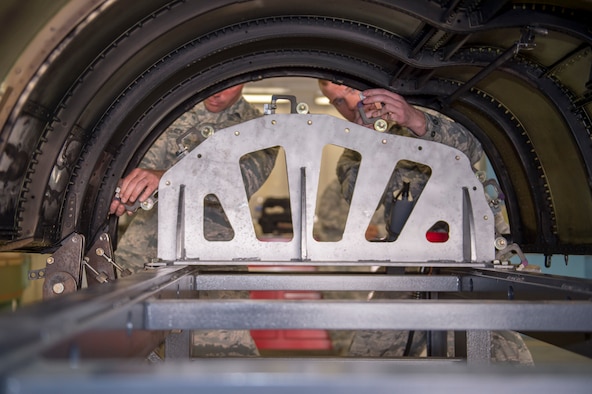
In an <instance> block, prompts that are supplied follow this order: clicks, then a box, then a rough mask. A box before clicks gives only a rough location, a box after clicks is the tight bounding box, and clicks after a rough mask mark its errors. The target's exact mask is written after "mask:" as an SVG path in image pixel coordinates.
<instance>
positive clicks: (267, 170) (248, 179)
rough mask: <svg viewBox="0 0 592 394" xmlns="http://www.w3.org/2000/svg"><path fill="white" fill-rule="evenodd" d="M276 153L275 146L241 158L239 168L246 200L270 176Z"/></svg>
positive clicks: (276, 148)
mask: <svg viewBox="0 0 592 394" xmlns="http://www.w3.org/2000/svg"><path fill="white" fill-rule="evenodd" d="M278 151H279V147H277V146H276V147H273V148H268V149H264V150H260V151H256V152H252V153H249V154H248V155H245V156H243V157H242V158H241V160H240V167H241V172H242V174H243V182H244V184H245V188H246V191H247V196H248V198H251V196H252V195H253V194H254V193H255V192H256V191H257V190H259V188H260V187H261V186H262V185H263V183H265V181H266V180H267V178H268V177H269V174H271V170H273V166H274V165H275V159H276V158H277V154H278Z"/></svg>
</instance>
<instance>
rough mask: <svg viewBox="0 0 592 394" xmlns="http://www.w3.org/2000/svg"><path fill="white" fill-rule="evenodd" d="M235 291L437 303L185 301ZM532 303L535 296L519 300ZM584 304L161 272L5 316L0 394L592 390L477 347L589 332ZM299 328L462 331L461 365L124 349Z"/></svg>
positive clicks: (448, 274)
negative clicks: (157, 355) (358, 294)
mask: <svg viewBox="0 0 592 394" xmlns="http://www.w3.org/2000/svg"><path fill="white" fill-rule="evenodd" d="M244 289H250V290H280V289H281V290H286V289H298V290H319V291H323V290H325V291H329V290H331V291H352V290H381V291H409V290H411V289H413V290H414V291H423V292H429V293H430V294H433V295H434V297H432V299H430V300H390V299H389V300H376V301H370V302H367V301H348V300H297V301H294V300H245V299H240V300H232V299H231V300H203V299H202V300H200V299H196V298H195V297H196V292H197V291H198V290H244ZM509 289H510V290H509ZM438 295H442V296H445V295H447V296H458V297H459V298H456V299H451V297H448V299H444V297H442V298H440V297H437V296H438ZM533 295H534V297H535V298H536V299H534V300H532V299H530V300H529V299H528V298H532V297H533ZM591 295H592V284H591V283H590V281H586V280H581V279H575V278H574V279H570V278H563V277H553V276H549V275H541V274H527V273H517V272H499V271H496V270H490V269H473V268H467V269H460V268H459V269H457V268H450V269H443V270H441V272H439V273H437V274H435V275H387V274H376V273H371V274H359V273H343V274H327V275H323V274H318V273H315V274H304V273H266V274H261V273H240V272H236V273H222V272H218V273H216V272H200V271H199V268H198V267H180V268H179V267H174V268H173V267H164V268H159V269H156V270H152V271H147V272H143V273H139V274H137V275H132V276H129V277H126V278H122V279H120V280H118V281H116V282H112V283H106V284H103V285H101V286H94V287H91V288H88V289H84V290H82V291H80V292H77V293H73V294H67V295H65V296H63V297H60V298H59V299H53V300H49V301H47V302H44V303H40V304H37V305H31V306H29V307H26V308H23V309H21V310H18V311H16V312H14V313H11V314H4V315H1V316H0V330H1V332H2V336H1V340H0V354H1V356H0V374H1V376H2V380H1V381H0V383H1V385H0V392H2V393H27V392H39V391H46V392H61V393H66V392H74V391H77V392H79V391H80V390H81V389H83V390H84V392H99V391H101V390H108V389H118V390H121V389H122V388H125V390H126V392H139V391H142V392H143V393H146V392H148V393H151V392H155V393H156V392H162V390H164V389H165V388H166V389H174V390H175V391H176V392H185V391H188V390H189V389H191V390H194V389H195V388H202V389H205V390H212V391H213V390H218V391H220V392H235V391H239V390H240V391H241V392H255V391H256V390H257V392H274V391H275V390H279V389H282V390H285V391H286V392H302V391H304V390H307V391H311V390H315V391H320V390H323V391H325V392H326V391H328V392H346V393H347V392H360V391H361V390H368V389H375V390H377V391H378V392H383V391H384V392H386V390H389V392H393V391H392V390H393V388H401V390H403V389H405V390H411V389H417V390H419V389H426V390H427V389H438V390H439V391H444V392H449V391H452V390H454V391H455V392H458V390H469V389H471V390H474V389H479V390H481V391H485V392H488V390H490V391H493V387H495V390H500V389H503V388H506V389H510V390H512V391H516V390H519V389H526V388H528V389H529V390H535V389H536V390H538V391H540V392H552V391H553V392H556V391H557V390H559V389H560V390H562V391H568V392H574V393H575V392H589V391H588V390H589V387H590V384H591V383H592V374H590V372H591V371H592V367H590V365H588V366H586V365H560V366H558V365H553V366H545V365H543V366H535V367H533V368H526V367H525V368H519V369H515V368H514V369H511V368H510V367H509V366H502V365H490V364H489V363H488V358H487V357H488V353H487V349H486V350H485V351H483V340H485V341H486V340H487V338H488V337H487V333H488V332H489V330H530V331H560V332H562V331H565V332H590V331H592V301H591ZM461 297H462V298H461ZM467 298H470V299H467ZM302 328H311V329H351V330H359V329H417V330H435V331H445V330H452V331H466V332H467V355H466V358H464V357H454V358H441V357H427V358H420V359H413V358H411V359H409V358H408V359H381V360H380V361H379V360H376V359H350V358H343V359H340V358H324V359H318V358H312V359H310V358H304V359H302V358H293V359H269V358H255V359H250V358H249V359H241V360H237V359H207V360H205V359H199V360H195V359H193V360H191V359H190V358H189V357H188V356H189V353H188V352H186V355H187V357H185V359H184V360H180V359H179V358H175V356H178V354H171V355H170V357H168V355H167V357H165V358H164V362H163V363H156V364H148V363H147V362H146V361H145V358H144V357H145V356H146V354H147V350H149V349H148V348H146V347H145V346H144V347H142V348H141V349H137V348H136V349H134V344H137V342H138V341H139V340H142V341H144V343H146V341H145V340H146V338H150V339H151V340H152V342H151V343H152V345H153V346H155V345H156V344H158V343H159V341H161V340H162V338H163V333H169V334H170V335H169V336H168V337H167V340H166V342H167V345H166V346H167V348H168V346H171V344H173V343H174V342H175V341H176V342H180V343H181V345H182V346H181V347H180V348H183V347H184V348H185V349H188V348H189V341H190V336H189V335H182V334H184V333H188V332H189V330H193V329H302ZM142 335H143V337H142ZM113 338H118V340H113ZM148 342H149V341H148ZM89 344H90V346H89ZM98 348H99V349H100V351H98V350H97V349H98ZM134 351H135V352H136V353H134ZM122 353H123V354H122ZM130 356H136V358H132V359H130V358H129V357H130ZM138 357H139V358H138ZM428 377H429V379H428ZM486 383H491V384H492V385H494V386H491V387H490V386H488V385H487V384H486ZM101 392H104V391H101Z"/></svg>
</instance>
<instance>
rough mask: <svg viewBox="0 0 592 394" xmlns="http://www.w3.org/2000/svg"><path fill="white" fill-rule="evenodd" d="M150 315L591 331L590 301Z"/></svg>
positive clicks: (154, 305) (167, 305) (205, 325)
mask: <svg viewBox="0 0 592 394" xmlns="http://www.w3.org/2000/svg"><path fill="white" fill-rule="evenodd" d="M145 312H146V315H145V324H146V328H148V329H151V330H165V329H216V328H224V329H307V328H312V329H331V330H338V329H343V330H350V329H351V330H363V329H367V330H380V329H384V330H529V331H580V332H590V331H592V302H590V301H547V302H544V303H541V302H537V301H499V300H488V301H482V300H375V301H371V302H368V301H344V300H317V301H315V302H302V301H292V300H149V301H147V302H146V303H145ZM352 316H355V318H352Z"/></svg>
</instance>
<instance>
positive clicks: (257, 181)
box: [115, 98, 277, 271]
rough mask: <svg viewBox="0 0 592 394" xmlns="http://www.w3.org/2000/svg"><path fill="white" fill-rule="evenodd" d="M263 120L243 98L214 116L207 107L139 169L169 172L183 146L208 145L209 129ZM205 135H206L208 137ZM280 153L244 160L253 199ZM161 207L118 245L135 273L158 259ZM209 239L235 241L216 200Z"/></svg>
mask: <svg viewBox="0 0 592 394" xmlns="http://www.w3.org/2000/svg"><path fill="white" fill-rule="evenodd" d="M259 116H261V113H260V112H259V111H258V110H257V109H256V108H254V107H253V106H251V105H250V104H249V103H247V102H246V101H245V100H244V99H243V98H241V99H239V100H238V101H237V102H236V103H235V104H234V105H232V106H231V107H229V108H227V109H226V110H224V111H221V112H218V113H212V112H209V111H208V110H206V108H205V106H204V104H203V103H199V104H197V105H196V106H195V107H193V108H192V109H191V110H189V111H187V112H186V113H184V114H183V115H182V116H181V117H179V118H178V119H177V120H176V121H175V122H173V124H172V125H171V126H170V127H169V128H168V129H167V130H166V131H165V132H164V133H163V134H162V135H161V136H160V137H159V138H158V140H156V142H155V143H154V145H153V146H152V147H151V148H150V150H149V151H148V152H147V153H146V155H145V156H144V158H143V159H142V161H141V163H140V165H139V167H140V168H148V169H153V170H168V169H169V168H171V167H172V166H173V165H174V164H175V163H176V162H177V161H178V160H180V158H181V157H180V156H179V155H178V152H179V151H181V149H180V148H179V144H181V145H183V146H185V147H186V148H187V150H192V149H194V148H195V147H196V146H198V145H199V144H200V143H202V142H203V141H205V139H206V138H207V136H208V134H207V133H202V130H204V129H205V128H207V127H212V128H213V130H220V129H223V128H226V127H230V126H233V125H236V124H239V123H242V122H245V121H247V120H251V119H254V118H256V117H259ZM204 134H205V135H204ZM276 155H277V149H275V148H272V149H267V150H264V151H258V152H253V153H252V154H249V155H247V157H245V158H244V159H243V160H241V163H240V165H241V168H242V170H243V173H244V174H246V175H245V185H246V187H247V193H248V195H249V197H250V196H251V195H252V194H253V193H254V192H255V191H257V190H258V189H259V187H261V185H262V184H263V182H264V181H265V179H267V177H268V176H269V174H270V172H271V170H272V169H273V166H274V164H275V157H276ZM157 208H158V205H156V207H155V208H153V209H151V210H149V211H144V210H138V211H137V212H136V213H135V214H134V217H133V219H132V220H131V222H130V224H129V226H128V228H127V230H126V231H125V233H124V234H123V236H122V237H121V239H120V240H119V243H118V247H117V250H116V252H115V257H116V258H117V261H118V262H120V263H121V264H122V265H124V266H125V267H127V268H130V269H131V270H135V271H137V270H141V269H143V267H144V265H145V264H146V263H150V262H152V261H154V260H155V259H156V257H157V237H158V209H157ZM206 210H207V213H206V229H207V234H206V238H207V239H209V240H224V239H231V238H232V229H231V228H230V227H229V226H228V222H227V220H226V217H225V215H224V214H223V212H222V211H221V208H220V207H219V205H218V204H217V203H216V200H215V199H212V200H208V201H207V202H206Z"/></svg>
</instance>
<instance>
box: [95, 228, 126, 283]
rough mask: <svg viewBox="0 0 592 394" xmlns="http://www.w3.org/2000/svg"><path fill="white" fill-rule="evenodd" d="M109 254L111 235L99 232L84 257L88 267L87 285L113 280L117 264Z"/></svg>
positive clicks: (111, 249) (111, 248) (111, 251)
mask: <svg viewBox="0 0 592 394" xmlns="http://www.w3.org/2000/svg"><path fill="white" fill-rule="evenodd" d="M110 256H113V247H112V245H111V237H110V236H109V234H107V233H103V234H100V235H99V237H98V238H97V240H96V242H95V243H94V244H93V245H92V246H91V248H90V249H89V251H88V254H87V255H86V257H85V260H86V263H85V264H86V267H87V268H88V269H87V270H86V280H87V282H88V285H89V286H92V285H96V284H98V283H104V282H107V281H112V280H115V268H117V266H116V265H115V264H114V262H113V260H111V258H110ZM107 257H109V258H107ZM110 260H111V261H110ZM89 267H90V268H89ZM128 271H129V270H128Z"/></svg>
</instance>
